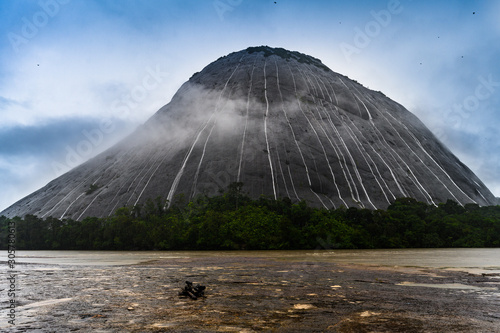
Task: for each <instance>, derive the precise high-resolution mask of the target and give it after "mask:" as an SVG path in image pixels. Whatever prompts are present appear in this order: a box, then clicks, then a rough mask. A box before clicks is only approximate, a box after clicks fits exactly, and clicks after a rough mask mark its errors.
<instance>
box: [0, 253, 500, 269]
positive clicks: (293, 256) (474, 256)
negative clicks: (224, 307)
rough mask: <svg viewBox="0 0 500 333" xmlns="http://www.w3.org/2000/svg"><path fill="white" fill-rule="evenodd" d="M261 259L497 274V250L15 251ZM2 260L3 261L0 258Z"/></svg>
mask: <svg viewBox="0 0 500 333" xmlns="http://www.w3.org/2000/svg"><path fill="white" fill-rule="evenodd" d="M221 256H224V257H262V258H273V259H278V260H289V261H303V262H315V261H321V262H331V263H343V264H362V265H376V266H389V267H417V268H440V269H452V270H462V271H467V272H470V273H475V274H480V273H500V248H493V249H491V248H488V249H381V250H310V251H302V250H298V251H18V252H17V253H16V262H17V263H38V264H58V265H92V266H102V265H105V266H115V265H132V264H139V263H141V262H147V261H152V260H165V259H169V258H172V259H175V258H200V257H201V258H203V257H221ZM0 260H2V259H0Z"/></svg>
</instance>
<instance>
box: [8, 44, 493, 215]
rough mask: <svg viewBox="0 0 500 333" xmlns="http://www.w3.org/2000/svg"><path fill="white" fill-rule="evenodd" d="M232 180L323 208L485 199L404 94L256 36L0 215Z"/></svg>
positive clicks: (111, 207)
mask: <svg viewBox="0 0 500 333" xmlns="http://www.w3.org/2000/svg"><path fill="white" fill-rule="evenodd" d="M381 79H382V78H381ZM232 182H241V183H243V187H242V190H243V192H245V193H248V194H249V195H250V197H252V198H258V197H259V196H261V195H265V196H268V197H272V198H282V197H289V198H290V199H291V200H292V201H294V202H297V201H301V200H305V201H306V202H308V203H309V204H310V205H313V206H316V207H325V208H338V207H340V206H345V207H361V208H368V209H384V208H387V207H388V205H390V204H391V203H392V202H393V201H394V200H395V199H396V198H400V197H411V198H415V199H417V200H419V201H422V202H426V203H428V204H438V203H441V202H445V201H447V200H448V199H451V200H454V201H456V202H458V203H459V204H461V205H464V204H467V203H477V204H479V205H493V204H496V198H495V197H494V196H493V194H492V193H491V192H490V191H489V190H488V188H487V187H486V186H485V185H484V184H483V183H482V182H481V180H480V179H479V178H478V177H477V176H476V175H475V174H474V173H473V172H472V171H471V170H470V169H469V168H468V167H467V166H465V165H464V164H463V163H462V162H460V161H459V159H458V158H457V157H455V156H454V155H453V154H452V153H451V152H450V151H449V150H448V149H447V148H446V147H445V146H443V144H442V143H441V142H439V141H438V140H437V139H436V137H435V136H434V135H433V134H432V133H431V132H430V131H429V130H428V129H427V128H426V127H425V126H424V124H423V123H422V122H421V121H419V120H418V118H417V117H416V116H414V115H413V114H412V113H410V112H409V111H408V110H406V109H405V108H404V107H403V106H401V105H400V104H398V103H396V102H394V101H392V100H391V99H389V98H387V97H386V96H385V95H384V94H382V93H380V92H375V91H372V90H370V89H367V88H365V87H363V86H362V85H360V84H358V83H357V82H355V81H353V80H350V79H349V78H347V77H346V76H343V75H341V74H337V73H335V72H333V71H331V70H330V69H329V68H328V67H326V66H325V65H324V64H323V63H322V62H321V61H320V60H318V59H316V58H313V57H311V56H308V55H305V54H302V53H299V52H292V51H288V50H285V49H282V48H271V47H267V46H262V47H250V48H248V49H246V50H243V51H239V52H234V53H231V54H229V55H227V56H224V57H221V58H219V59H218V60H216V61H214V62H213V63H211V64H209V65H208V66H207V67H205V68H204V69H203V70H202V71H201V72H199V73H195V74H194V75H193V76H192V77H191V78H190V79H189V80H188V81H187V82H186V83H184V84H183V85H182V86H181V87H180V89H179V90H178V91H177V93H176V94H175V95H174V96H173V98H172V100H171V102H170V103H169V104H167V105H165V106H164V107H162V108H161V109H160V110H158V111H157V112H156V114H154V115H153V116H152V117H151V118H150V119H149V120H148V121H147V122H146V123H145V124H144V125H142V126H140V127H139V128H138V129H137V130H136V131H135V132H134V133H133V134H131V135H130V136H128V137H127V138H125V139H124V140H122V141H121V142H119V143H118V144H116V145H115V146H113V147H112V148H110V149H108V150H106V151H105V152H103V153H101V154H100V155H98V156H96V157H94V158H92V159H90V160H89V161H87V162H85V163H83V164H81V165H80V166H78V167H75V168H74V169H72V170H71V171H69V172H67V173H66V174H64V175H62V176H60V177H58V178H56V179H54V180H53V181H51V182H50V183H49V184H47V185H46V186H45V187H43V188H41V189H40V190H38V191H36V192H34V193H32V194H31V195H29V196H27V197H25V198H23V199H21V200H20V201H18V202H17V203H15V204H14V205H12V206H11V207H9V208H7V209H6V210H5V211H3V212H2V213H0V215H6V216H7V217H13V216H16V215H17V216H24V215H26V214H35V215H37V216H39V217H48V216H53V217H57V218H72V219H76V220H81V219H82V218H85V217H87V216H98V217H103V216H108V215H111V214H113V213H114V211H115V210H116V209H118V208H120V207H123V206H134V205H137V204H141V203H144V202H145V201H146V200H147V199H154V198H157V197H161V198H163V203H164V205H165V207H168V206H169V204H170V203H171V202H172V201H173V200H175V198H176V197H178V196H179V195H180V194H183V195H184V198H185V199H187V200H189V199H192V198H194V197H195V196H197V195H215V194H217V193H218V191H219V189H221V188H222V189H225V188H227V186H228V185H229V184H230V183H232Z"/></svg>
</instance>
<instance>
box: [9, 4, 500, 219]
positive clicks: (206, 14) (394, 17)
mask: <svg viewBox="0 0 500 333" xmlns="http://www.w3.org/2000/svg"><path fill="white" fill-rule="evenodd" d="M0 32H1V33H0V185H1V191H0V211H1V210H3V209H5V208H7V207H8V206H9V205H11V204H13V203H14V202H15V201H17V200H19V199H21V198H22V197H24V196H26V195H28V194H29V193H31V192H33V191H35V190H37V189H38V188H40V187H42V186H43V185H45V184H46V183H48V182H49V181H50V180H52V179H53V178H55V177H57V176H59V175H61V174H62V173H64V172H65V171H68V170H69V169H70V168H72V167H74V166H76V165H77V164H79V163H81V162H83V161H84V160H86V159H88V158H90V157H92V156H94V155H95V154H97V153H99V152H101V151H103V150H104V149H106V148H108V147H110V146H111V145H112V144H113V143H115V142H117V141H118V140H119V139H120V138H122V137H124V136H125V135H127V134H128V133H130V132H131V131H132V130H133V129H134V127H135V126H137V125H138V124H141V123H142V122H144V121H145V120H146V119H148V118H149V117H150V116H151V115H152V114H153V113H154V112H155V111H156V110H157V109H159V108H160V107H161V106H163V105H164V104H166V103H168V102H169V101H170V99H171V97H172V96H173V94H174V93H175V92H176V90H177V89H178V88H179V87H180V85H181V84H182V83H183V82H185V81H186V80H187V79H188V78H189V77H190V76H191V75H192V74H193V73H194V72H198V71H200V70H201V69H202V68H203V67H205V66H206V65H207V64H209V63H210V62H212V61H214V60H216V59H217V58H219V57H220V56H222V55H225V54H228V53H230V52H233V51H239V50H241V49H245V48H247V47H248V46H259V45H269V46H273V47H284V48H287V49H290V50H295V51H299V52H302V53H306V54H309V55H312V56H314V57H317V58H319V59H321V60H322V61H323V63H325V64H326V65H327V66H328V67H330V68H331V69H332V70H333V71H336V72H339V73H341V74H344V75H347V76H348V77H350V78H352V79H355V80H357V81H358V82H360V83H362V84H363V85H365V86H367V87H369V88H371V89H374V90H380V91H382V92H384V93H385V94H386V95H387V96H389V97H390V98H392V99H394V100H396V101H397V102H399V103H401V104H402V105H404V106H405V107H406V108H407V109H409V110H410V111H411V112H413V113H414V114H416V115H417V116H418V117H419V118H420V119H421V120H422V121H423V122H424V123H425V124H426V125H427V126H428V127H429V128H430V129H431V130H432V131H433V132H434V133H435V134H436V135H437V136H438V138H440V140H442V141H443V142H444V143H445V144H446V145H447V146H448V147H449V148H450V149H451V150H452V151H453V152H454V153H455V154H456V155H457V156H458V157H459V158H460V159H461V160H462V161H463V162H464V163H465V164H467V165H468V166H469V167H470V168H471V169H472V170H473V171H474V172H475V173H476V174H477V175H478V176H479V177H480V178H481V179H482V180H483V181H484V182H485V183H486V185H487V186H488V187H489V188H490V189H491V191H492V192H493V193H494V194H495V195H496V196H500V138H499V136H498V135H497V133H498V131H499V130H498V128H499V125H500V63H499V59H500V2H499V1H494V0H491V1H487V0H485V1H480V0H478V1H465V0H463V1H450V0H429V1H426V0H419V1H411V0H400V1H396V0H390V1H373V0H370V1H368V0H365V1H361V0H358V1H341V0H338V1H321V0H316V1H314V0H312V1H302V0H277V1H267V0H36V1H27V0H26V1H23V0H0Z"/></svg>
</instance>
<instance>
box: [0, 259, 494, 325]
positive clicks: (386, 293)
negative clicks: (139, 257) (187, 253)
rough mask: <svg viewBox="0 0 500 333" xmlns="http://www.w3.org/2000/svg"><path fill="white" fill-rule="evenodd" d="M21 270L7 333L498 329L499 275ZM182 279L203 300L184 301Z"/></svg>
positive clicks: (287, 264) (293, 266) (244, 268)
mask: <svg viewBox="0 0 500 333" xmlns="http://www.w3.org/2000/svg"><path fill="white" fill-rule="evenodd" d="M18 269H19V274H18V276H17V283H18V285H17V289H18V295H19V297H18V298H17V308H16V324H15V325H14V326H13V325H10V324H8V323H7V310H6V309H5V308H6V306H7V302H6V301H5V300H4V298H3V297H2V310H1V312H0V315H1V322H0V330H1V331H2V332H258V331H272V332H356V333H358V332H406V333H408V332H500V310H499V309H500V291H499V286H500V277H499V276H496V275H494V274H492V275H483V274H479V275H475V274H470V273H466V272H456V271H448V270H430V269H421V268H398V267H396V268H395V267H380V266H365V265H345V264H342V265H341V264H332V263H327V262H315V261H311V262H304V261H286V260H278V259H271V258H259V257H223V256H221V257H209V258H175V259H164V260H159V261H152V262H147V263H142V264H138V265H128V266H70V265H41V264H23V265H19V267H18ZM186 280H188V281H192V282H194V283H200V284H203V285H205V286H206V290H205V297H202V298H199V299H197V300H193V299H190V298H187V297H184V298H183V297H180V296H179V291H180V290H181V288H182V287H183V286H184V285H185V281H186ZM2 283H3V282H2ZM1 288H2V289H3V288H4V284H2V287H1ZM2 293H5V290H3V291H2Z"/></svg>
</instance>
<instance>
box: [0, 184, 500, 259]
mask: <svg viewBox="0 0 500 333" xmlns="http://www.w3.org/2000/svg"><path fill="white" fill-rule="evenodd" d="M241 187H242V184H241V183H234V184H231V185H230V187H229V189H228V190H227V191H226V192H225V193H221V194H220V195H218V196H215V197H206V196H200V197H199V198H197V199H196V200H193V201H191V202H186V201H185V200H184V199H183V197H182V196H180V197H177V198H176V199H175V201H174V202H173V203H172V205H171V206H170V208H168V209H166V210H164V209H163V205H164V201H163V200H161V199H160V198H157V199H156V200H149V201H148V202H147V203H146V204H144V205H142V206H136V207H132V208H131V207H122V208H120V209H118V210H117V211H116V213H115V214H114V215H113V216H110V217H105V218H96V217H88V218H85V219H84V220H82V221H74V220H71V219H63V220H60V219H57V218H53V217H48V218H45V219H42V218H39V217H36V216H33V215H27V216H25V217H24V218H23V219H21V218H18V217H16V218H13V219H8V218H6V217H5V216H2V217H0V236H1V237H0V247H1V248H3V249H5V248H7V236H8V224H9V222H14V224H15V225H16V233H15V235H16V248H17V249H25V250H35V249H36V250H179V249H189V250H215V249H316V248H347V249H350V248H410V247H411V248H422V247H433V248H436V247H500V206H489V207H479V206H478V205H475V204H467V205H465V206H460V205H459V204H457V203H456V202H454V201H451V200H449V201H447V202H446V203H443V204H440V205H438V206H437V207H436V206H432V205H427V204H425V203H422V202H417V201H416V200H414V199H409V198H402V199H398V200H396V201H395V202H394V203H393V204H392V205H391V206H390V207H388V209H387V210H375V211H372V210H368V209H358V208H344V207H342V208H339V209H334V210H326V209H316V208H312V207H309V206H307V205H306V203H305V202H299V203H292V202H291V201H290V200H289V199H287V198H284V199H279V200H274V199H269V198H264V197H262V198H260V199H258V200H251V199H250V198H248V197H247V196H246V195H244V194H243V193H242V192H241ZM11 224H12V223H11Z"/></svg>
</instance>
